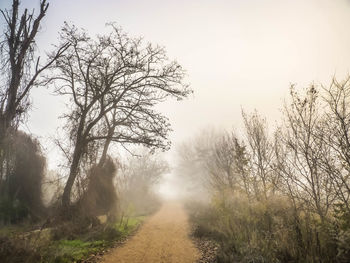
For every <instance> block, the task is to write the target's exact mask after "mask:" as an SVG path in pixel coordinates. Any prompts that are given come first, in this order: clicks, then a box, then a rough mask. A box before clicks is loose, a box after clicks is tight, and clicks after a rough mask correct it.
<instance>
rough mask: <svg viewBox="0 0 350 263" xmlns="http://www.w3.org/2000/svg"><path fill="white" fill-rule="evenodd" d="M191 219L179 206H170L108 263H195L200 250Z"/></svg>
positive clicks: (108, 256) (117, 250) (112, 256)
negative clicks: (192, 235) (191, 233)
mask: <svg viewBox="0 0 350 263" xmlns="http://www.w3.org/2000/svg"><path fill="white" fill-rule="evenodd" d="M188 231H189V225H188V221H187V215H186V213H185V211H184V209H183V208H182V206H181V204H178V203H166V204H164V205H163V206H162V208H161V209H160V210H159V211H158V212H157V213H156V214H155V215H153V216H152V217H151V218H149V219H148V220H147V221H146V222H145V223H144V225H143V226H142V227H141V229H140V230H139V232H138V233H136V235H135V236H133V237H132V238H131V239H130V240H129V241H128V242H127V243H126V244H125V245H124V246H122V247H119V248H116V249H115V250H114V251H112V252H111V253H110V254H108V255H106V256H105V257H104V258H103V260H102V262H105V263H112V262H113V263H126V262H127V263H157V262H162V263H175V262H176V263H177V262H178V263H187V262H188V263H193V262H196V260H197V259H198V257H199V252H198V250H197V249H196V248H195V247H194V245H193V243H192V242H191V240H190V239H189V238H188Z"/></svg>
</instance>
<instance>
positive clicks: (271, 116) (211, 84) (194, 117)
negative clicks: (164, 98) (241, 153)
mask: <svg viewBox="0 0 350 263" xmlns="http://www.w3.org/2000/svg"><path fill="white" fill-rule="evenodd" d="M38 2H39V0H22V4H23V6H31V7H37V4H38ZM49 2H50V8H49V12H48V14H47V17H46V18H45V19H44V23H43V24H42V30H41V33H40V36H39V47H40V50H41V51H45V50H50V44H53V43H55V42H56V40H57V33H58V30H59V29H60V27H61V26H62V25H63V22H64V21H68V22H73V23H75V24H76V25H77V26H78V27H84V28H86V29H88V31H89V32H90V33H92V34H95V33H99V32H103V30H104V25H105V23H106V22H111V21H115V22H117V23H118V24H119V25H120V26H121V27H122V28H123V29H124V30H125V31H127V32H128V33H129V34H130V35H132V36H143V37H144V39H145V40H146V41H149V42H152V43H155V44H160V45H162V46H165V47H166V50H167V51H168V55H169V57H170V58H172V59H176V60H177V61H178V62H179V63H180V64H181V65H183V66H184V68H185V69H186V70H187V73H188V81H189V83H190V84H191V87H192V88H193V90H194V92H195V93H194V95H193V96H191V98H189V99H188V100H186V101H183V102H180V103H179V102H177V101H172V102H167V103H164V104H163V105H162V106H161V107H160V110H161V111H162V112H164V114H165V115H166V116H168V117H169V118H170V121H171V123H172V127H173V129H174V132H173V133H172V134H171V139H172V141H173V146H174V147H176V145H177V143H178V142H181V141H183V140H185V139H186V138H188V137H191V136H193V135H194V134H195V133H197V132H198V131H199V130H200V129H203V128H205V127H208V126H210V127H218V128H227V129H228V128H232V127H237V128H238V129H239V127H240V126H241V123H242V122H241V117H240V114H241V107H243V108H245V109H247V110H248V111H250V110H253V109H254V108H256V109H257V110H258V111H260V112H261V113H262V114H263V115H265V116H266V117H267V118H268V120H269V121H270V122H272V123H273V122H274V121H275V120H278V119H279V118H280V113H279V111H280V109H281V107H282V104H283V99H284V98H285V97H286V96H287V94H288V88H289V85H290V83H296V84H298V86H300V87H305V86H306V85H308V84H309V83H311V82H315V83H320V82H321V83H324V84H327V83H329V81H330V80H331V78H332V76H333V75H337V76H339V78H344V77H346V75H347V74H348V72H349V69H350V30H349V28H350V1H345V0H290V1H287V0H284V1H283V0H275V1H272V0H231V1H224V0H215V1H214V0H211V1H209V0H201V1H199V0H197V1H190V0H187V1H185V0H177V1H166V0H148V1H135V0H124V1H120V0H99V1H96V0H51V1H49ZM9 3H10V1H9V0H0V7H1V8H3V7H4V6H9ZM1 26H3V25H1ZM32 99H33V103H34V106H33V110H32V111H31V113H30V118H29V120H28V125H27V127H23V129H25V130H26V131H30V132H32V133H33V134H34V135H36V136H39V138H40V139H41V141H42V143H43V145H44V147H45V149H46V152H47V154H48V155H49V160H50V167H51V168H54V166H55V161H54V160H55V156H56V154H57V152H56V151H55V150H54V148H53V146H52V143H50V140H49V139H48V138H49V137H50V136H51V137H52V136H54V135H55V134H56V133H57V128H58V127H59V125H60V121H59V119H58V116H59V115H60V114H61V113H62V111H63V110H64V109H63V106H64V105H63V103H62V101H61V99H60V98H58V97H55V96H51V95H50V94H49V92H48V91H45V90H39V89H36V90H33V96H32ZM172 152H173V151H172Z"/></svg>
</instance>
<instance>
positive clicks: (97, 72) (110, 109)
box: [51, 24, 191, 206]
mask: <svg viewBox="0 0 350 263" xmlns="http://www.w3.org/2000/svg"><path fill="white" fill-rule="evenodd" d="M109 27H110V28H111V31H110V33H108V34H106V35H103V36H97V38H96V39H92V38H90V37H89V36H88V35H87V34H86V32H84V31H80V30H77V29H76V28H75V27H70V26H68V25H66V26H65V27H64V29H63V31H62V39H63V41H64V42H66V41H67V42H69V43H70V46H69V48H68V49H67V51H66V52H65V54H64V55H63V56H62V57H60V58H58V59H57V61H56V64H55V65H54V69H55V71H54V72H55V73H54V76H53V77H52V78H51V80H58V82H57V87H56V91H57V93H58V94H61V95H69V97H70V99H71V102H72V105H73V106H72V109H71V111H70V112H69V113H68V114H67V115H65V118H66V119H67V126H66V128H67V130H68V132H69V134H70V139H71V141H72V142H73V143H72V145H73V147H72V151H71V152H70V155H71V156H72V157H71V161H72V162H71V166H70V172H69V177H68V180H67V184H66V186H65V190H64V194H63V205H64V206H68V205H69V203H70V195H71V190H72V186H73V184H74V181H75V179H76V177H77V175H78V174H79V165H80V164H81V160H82V157H83V156H84V155H85V154H87V153H88V147H89V145H91V144H92V143H96V142H100V143H101V142H103V143H104V149H103V151H102V155H101V157H100V161H101V163H103V161H104V159H105V157H106V154H107V152H108V148H109V145H110V143H111V142H116V143H119V144H120V145H122V146H123V147H127V145H129V144H142V145H146V146H148V147H151V148H161V149H168V147H169V141H168V140H167V134H168V132H169V131H170V125H169V123H168V121H167V119H166V118H165V117H164V116H162V115H161V114H160V113H158V112H156V111H155V109H154V106H155V105H156V104H158V103H159V102H162V101H164V100H165V99H167V98H168V97H175V98H177V99H181V98H183V97H186V96H187V95H188V94H189V93H190V92H191V91H190V90H189V89H188V88H187V85H185V84H184V83H183V78H184V74H185V73H184V70H183V69H182V68H181V66H180V65H179V64H178V63H176V62H169V61H168V58H167V57H166V54H165V50H164V49H163V48H161V47H159V46H153V45H151V44H148V45H144V44H143V43H142V40H141V39H138V38H129V37H128V36H127V35H126V34H124V33H123V32H122V31H121V30H120V29H119V28H117V27H116V26H114V25H112V24H110V25H109Z"/></svg>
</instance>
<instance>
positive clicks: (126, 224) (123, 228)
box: [114, 216, 146, 235]
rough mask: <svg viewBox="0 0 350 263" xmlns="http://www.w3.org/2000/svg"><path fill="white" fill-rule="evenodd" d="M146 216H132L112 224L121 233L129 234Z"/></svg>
mask: <svg viewBox="0 0 350 263" xmlns="http://www.w3.org/2000/svg"><path fill="white" fill-rule="evenodd" d="M145 219H146V216H133V217H129V218H126V219H124V220H123V222H117V223H115V224H114V229H115V230H117V231H119V232H120V233H121V234H122V235H129V234H130V233H131V232H133V231H134V230H135V229H136V228H137V227H138V226H139V225H140V224H141V223H142V222H143V221H144V220H145Z"/></svg>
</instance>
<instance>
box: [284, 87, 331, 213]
mask: <svg viewBox="0 0 350 263" xmlns="http://www.w3.org/2000/svg"><path fill="white" fill-rule="evenodd" d="M291 98H292V103H291V106H290V107H289V108H288V107H286V118H287V120H286V123H285V124H286V127H285V129H286V130H285V133H284V134H280V136H281V138H283V139H282V140H283V141H284V143H285V150H284V154H283V155H282V158H283V159H284V161H283V162H284V168H283V170H281V172H282V176H283V179H284V182H286V184H287V185H288V187H289V191H290V193H292V196H293V198H297V199H298V201H300V202H302V203H304V204H306V206H307V207H308V208H309V209H310V210H311V211H312V212H315V213H317V214H318V215H319V216H320V218H321V219H322V220H324V219H325V216H326V215H327V212H328V210H329V208H330V205H331V204H332V202H333V200H334V195H333V191H332V188H333V182H332V180H331V179H330V177H329V176H328V174H327V173H325V172H324V170H322V168H321V162H320V160H322V158H324V156H325V155H328V154H329V153H328V149H329V148H328V147H327V145H326V144H325V143H324V142H323V140H322V139H320V138H319V137H318V136H316V133H320V130H321V129H322V126H321V125H320V124H321V123H322V115H321V114H319V106H320V105H319V92H318V90H317V89H316V87H315V86H314V85H311V86H310V88H309V89H308V90H307V92H306V96H305V97H300V96H299V95H298V94H297V93H296V91H295V90H294V88H293V87H292V89H291ZM280 167H281V166H280Z"/></svg>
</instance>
